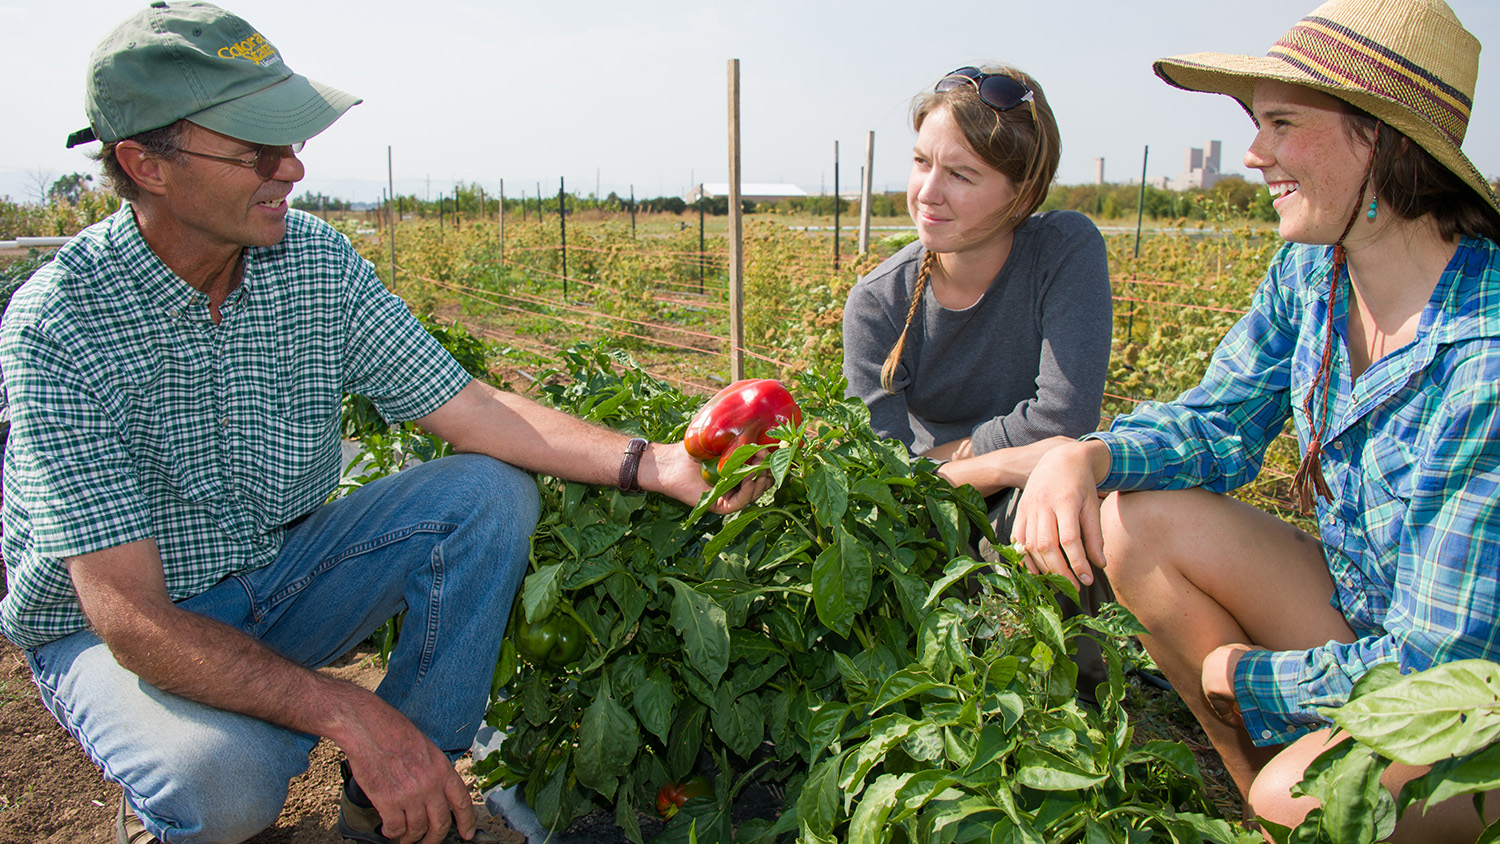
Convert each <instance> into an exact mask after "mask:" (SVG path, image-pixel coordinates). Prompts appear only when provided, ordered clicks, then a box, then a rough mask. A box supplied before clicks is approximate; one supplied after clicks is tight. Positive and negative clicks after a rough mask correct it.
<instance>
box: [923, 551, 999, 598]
mask: <svg viewBox="0 0 1500 844" xmlns="http://www.w3.org/2000/svg"><path fill="white" fill-rule="evenodd" d="M991 565H993V564H992V563H987V562H984V561H983V560H975V559H971V558H969V557H959V558H958V559H956V560H952V561H950V562H949V563H948V565H947V566H945V567H944V568H943V576H942V577H940V578H938V579H937V580H936V581H934V582H933V584H932V588H931V589H929V590H927V600H926V601H924V602H923V603H922V606H923V607H930V606H932V605H933V604H935V603H937V602H938V601H940V600H942V598H943V596H944V595H945V594H946V593H947V592H948V590H949V589H950V588H952V586H953V584H955V583H958V582H959V581H962V580H964V579H965V578H967V577H968V576H969V575H971V574H973V573H974V572H976V571H979V570H981V569H987V568H989V567H990V566H991Z"/></svg>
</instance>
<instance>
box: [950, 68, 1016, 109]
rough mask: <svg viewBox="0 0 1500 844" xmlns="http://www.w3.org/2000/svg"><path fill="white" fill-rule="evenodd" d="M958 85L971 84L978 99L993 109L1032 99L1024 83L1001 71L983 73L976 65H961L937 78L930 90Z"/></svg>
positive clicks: (1005, 107) (1006, 107) (1014, 105)
mask: <svg viewBox="0 0 1500 844" xmlns="http://www.w3.org/2000/svg"><path fill="white" fill-rule="evenodd" d="M960 85H973V86H974V88H975V89H976V90H977V91H978V92H979V99H980V100H981V101H982V102H983V103H984V104H985V105H987V106H989V107H990V108H992V109H994V110H995V111H1010V110H1011V109H1013V108H1015V107H1016V106H1018V105H1020V104H1021V103H1029V102H1031V101H1032V96H1031V89H1030V88H1028V87H1027V86H1026V83H1024V82H1022V81H1021V80H1019V79H1016V78H1015V77H1013V76H1006V75H1005V74H1003V73H985V72H984V71H982V70H980V69H979V68H977V67H961V68H959V69H958V70H955V71H953V72H952V73H950V74H948V75H947V76H944V77H943V78H942V79H939V80H938V83H937V85H934V86H933V88H932V90H933V92H934V93H938V94H941V93H943V92H944V91H951V90H953V89H954V88H957V87H958V86H960Z"/></svg>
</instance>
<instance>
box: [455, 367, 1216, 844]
mask: <svg viewBox="0 0 1500 844" xmlns="http://www.w3.org/2000/svg"><path fill="white" fill-rule="evenodd" d="M566 360H567V371H566V372H557V373H552V376H553V377H552V378H551V379H549V380H551V381H553V382H555V383H552V384H551V385H550V386H548V387H546V388H545V390H544V391H545V392H546V394H547V395H548V397H549V398H550V399H551V400H552V402H553V403H554V404H556V405H557V406H558V407H560V408H563V409H565V410H568V411H569V412H572V413H575V414H577V415H580V416H583V417H585V418H589V419H592V420H595V421H598V422H600V423H603V424H608V425H610V426H612V427H616V428H621V429H624V430H630V431H633V432H635V433H639V434H642V435H644V436H647V437H651V438H653V439H656V440H671V439H673V438H675V437H680V436H681V430H682V428H683V426H684V424H685V422H686V420H687V418H688V416H689V415H690V413H691V411H692V410H693V409H695V406H696V400H691V399H688V398H686V397H684V396H682V395H681V394H679V393H677V392H676V391H675V390H673V389H672V388H670V387H668V386H666V385H665V384H663V383H661V382H659V381H656V380H655V379H653V378H651V377H650V376H649V375H647V374H645V373H644V372H642V371H641V370H640V369H638V368H636V367H634V366H633V365H632V364H630V363H629V361H628V359H626V358H624V357H623V356H622V355H620V354H618V353H610V352H606V351H599V350H595V349H592V348H590V347H586V346H580V347H576V348H574V349H573V350H571V351H569V352H568V353H567V355H566ZM843 386H844V385H843V380H842V378H840V377H838V376H837V375H833V374H829V373H819V372H817V371H810V372H808V373H804V375H803V376H802V377H801V378H800V379H799V380H798V382H797V388H796V390H795V392H796V393H797V395H798V398H799V400H800V401H801V402H802V404H803V409H804V412H805V413H806V420H805V421H804V424H803V425H802V426H801V427H800V428H797V429H792V428H787V427H783V428H779V429H776V431H775V432H774V433H775V434H776V435H778V436H780V437H781V438H782V441H783V445H782V446H781V447H780V448H778V449H777V450H776V451H774V452H773V453H772V454H771V455H770V457H769V458H767V460H766V461H765V463H764V464H763V465H762V466H761V467H758V468H760V469H765V470H767V471H770V472H771V473H772V475H773V476H774V478H775V487H774V489H773V491H772V492H769V493H767V495H766V496H764V497H763V498H762V499H761V501H759V502H757V503H756V504H754V505H752V506H751V507H749V508H747V509H745V510H744V511H742V512H740V513H737V514H734V515H732V516H728V517H723V518H721V517H718V516H714V515H712V514H705V512H704V507H703V506H702V505H700V506H699V507H697V508H688V507H685V506H683V505H680V504H678V503H676V502H673V501H669V500H664V499H662V498H660V497H657V496H643V495H626V494H623V493H620V492H618V491H616V490H612V489H604V488H598V487H591V486H586V485H581V484H572V483H562V482H558V481H555V480H550V479H544V480H543V482H542V484H541V486H542V495H543V499H544V503H543V513H544V516H543V521H542V524H541V525H540V526H539V527H538V530H537V532H536V535H535V537H534V539H533V545H532V560H531V566H532V571H531V573H530V575H529V576H528V577H527V579H526V581H525V584H524V586H523V588H522V592H521V595H520V598H519V600H518V603H517V606H516V608H515V610H514V611H513V614H512V624H513V625H519V624H536V623H546V622H547V620H548V619H551V618H555V617H558V616H559V615H562V616H565V617H567V618H568V619H570V620H571V621H572V622H575V623H576V624H577V625H579V627H580V628H581V629H582V630H583V631H584V633H585V636H584V639H585V645H584V648H583V652H582V654H581V655H580V656H579V658H578V659H577V661H576V662H573V663H571V664H567V665H561V666H559V665H556V664H553V663H552V662H551V661H548V660H530V661H529V660H525V659H522V658H520V657H519V656H518V654H517V651H516V649H515V646H514V643H513V641H514V637H508V640H507V645H506V646H505V649H504V650H503V651H502V654H501V659H500V664H499V666H498V668H497V674H496V685H497V688H504V689H506V690H507V692H508V693H507V694H506V695H504V696H502V697H500V698H499V699H498V700H497V701H496V702H495V704H494V706H493V708H492V709H491V711H490V713H489V716H488V720H489V721H490V722H491V723H492V724H494V725H496V726H497V727H499V728H502V729H508V731H509V732H508V735H507V738H506V739H505V742H504V744H503V745H502V748H501V751H500V753H499V754H498V756H499V759H495V758H493V757H492V758H491V759H490V760H486V761H484V762H481V763H480V765H479V766H478V769H479V770H482V771H485V772H487V774H488V776H489V780H490V781H491V782H501V783H513V784H521V785H522V786H523V788H524V793H525V797H526V799H527V801H528V803H529V804H530V805H531V807H532V808H533V809H534V810H535V811H536V812H537V813H538V815H539V817H540V818H541V819H542V820H543V821H544V822H545V823H548V824H549V825H551V826H553V827H554V828H558V829H561V828H564V827H566V826H567V824H568V823H569V822H570V821H571V820H573V819H574V818H575V817H577V816H578V815H580V814H582V813H583V812H586V811H588V810H590V809H593V808H595V807H598V806H604V807H610V808H613V810H614V812H615V817H616V820H617V821H618V823H619V824H620V826H621V828H622V829H623V830H624V831H625V832H626V833H627V835H629V836H630V837H631V838H632V839H633V840H636V841H640V840H642V835H641V829H640V826H639V822H638V818H637V812H638V810H640V809H642V808H643V807H646V806H649V805H651V804H652V803H653V802H654V800H653V798H654V795H656V794H657V792H658V790H659V789H660V788H661V787H662V786H663V785H666V784H669V783H673V782H677V781H679V780H682V779H683V778H685V777H688V776H690V775H692V774H693V773H695V772H700V771H702V770H704V768H705V766H707V767H708V768H710V769H712V770H713V772H714V774H715V779H716V784H717V787H718V793H719V795H720V796H719V798H718V799H716V800H707V799H704V800H689V801H687V803H685V804H684V806H683V809H682V812H681V813H679V814H678V815H676V816H675V817H674V818H673V819H672V820H671V821H670V822H669V823H668V824H667V825H666V828H665V830H664V831H663V832H662V833H661V834H660V835H659V836H658V837H657V840H659V841H678V840H687V838H688V836H689V834H690V833H691V834H693V835H695V836H696V837H697V839H698V840H700V841H710V840H713V841H730V840H740V841H753V840H772V839H775V838H776V837H778V836H780V837H788V836H793V835H795V836H796V837H797V838H799V839H800V840H803V841H808V842H822V841H829V842H831V841H872V842H873V841H888V840H893V839H900V840H913V841H940V842H960V841H976V840H984V841H991V840H998V841H1036V842H1042V841H1046V842H1064V841H1085V840H1088V841H1094V840H1118V841H1126V840H1139V836H1141V835H1146V834H1147V831H1150V834H1151V835H1160V836H1164V838H1163V840H1174V841H1193V842H1197V841H1202V840H1218V841H1230V840H1234V836H1235V834H1236V833H1235V832H1234V830H1233V829H1232V828H1231V827H1230V825H1229V824H1228V823H1227V822H1225V821H1224V820H1222V819H1218V818H1215V817H1212V816H1211V812H1212V810H1211V807H1210V806H1209V805H1208V802H1207V801H1206V799H1205V798H1204V797H1203V792H1202V783H1201V780H1200V779H1199V777H1198V772H1197V769H1196V765H1195V762H1194V760H1193V757H1192V755H1191V753H1190V752H1189V751H1188V750H1187V748H1186V747H1184V746H1182V745H1180V744H1176V743H1171V742H1159V741H1158V742H1145V743H1137V742H1135V741H1134V740H1133V730H1132V728H1131V725H1130V722H1129V718H1128V717H1127V715H1126V711H1125V709H1124V707H1123V699H1124V695H1125V688H1126V685H1125V680H1124V675H1123V670H1122V669H1123V662H1122V657H1121V654H1120V651H1119V648H1118V644H1117V642H1118V640H1117V639H1116V638H1115V637H1119V636H1125V635H1129V634H1132V633H1134V632H1137V630H1138V628H1137V627H1136V626H1135V623H1134V621H1133V619H1131V618H1130V617H1129V615H1128V614H1126V613H1124V612H1123V611H1119V610H1118V608H1116V611H1114V612H1110V613H1107V614H1105V615H1103V616H1101V617H1100V618H1097V619H1081V618H1070V619H1067V620H1066V621H1064V620H1063V618H1062V616H1061V614H1060V612H1059V610H1058V607H1057V603H1056V600H1055V598H1054V597H1053V596H1054V594H1055V593H1054V587H1055V585H1056V584H1057V583H1061V581H1060V580H1056V581H1055V582H1049V581H1043V580H1040V579H1037V578H1034V577H1032V576H1031V575H1028V574H1026V573H1025V572H1024V570H1023V569H1020V568H1017V567H1013V566H1011V565H1009V564H1008V563H1010V562H1013V561H1014V558H1013V557H1010V556H1009V552H1008V551H1007V552H1006V553H1007V561H1006V563H1003V564H1002V565H1001V566H999V567H998V568H997V567H993V566H991V565H990V564H988V563H983V562H980V561H977V560H976V559H975V558H974V552H973V550H972V545H971V542H972V540H974V539H977V538H978V537H979V536H981V535H984V534H985V533H987V532H989V531H990V529H989V527H988V521H987V519H986V516H985V511H984V503H983V501H982V499H980V498H979V497H978V495H977V493H975V492H974V491H973V489H972V488H968V487H965V488H962V489H954V488H953V487H951V486H949V485H948V484H947V483H946V482H944V481H943V480H941V479H940V478H938V477H937V476H936V475H934V474H932V472H931V469H933V468H934V466H933V464H931V463H929V462H927V461H925V460H916V461H913V460H910V459H909V458H908V457H907V455H906V452H905V449H904V448H902V447H901V446H900V445H899V444H898V443H895V442H892V441H882V440H880V439H878V438H877V437H875V436H874V435H873V434H872V433H871V432H870V430H869V423H868V415H867V411H865V409H864V407H863V405H862V404H861V403H860V402H858V401H857V400H847V399H844V398H843ZM741 451H742V452H753V448H748V447H747V448H745V449H742V450H741ZM747 456H748V454H746V453H738V454H736V455H735V457H734V458H732V459H731V460H730V462H729V463H728V464H727V465H726V467H725V468H726V474H725V475H724V477H723V478H722V479H721V480H720V482H719V486H718V488H717V489H716V491H718V492H722V491H723V490H724V489H727V488H728V487H729V486H732V485H733V484H734V483H736V482H737V481H738V480H740V479H742V478H743V477H745V476H746V475H747V474H748V473H750V472H752V471H756V470H757V468H756V467H751V466H748V465H743V464H744V460H745V458H746V457H747ZM991 538H993V537H991ZM1080 635H1091V636H1096V637H1098V638H1100V639H1101V640H1102V641H1103V643H1104V648H1105V651H1106V653H1107V654H1108V661H1109V665H1110V677H1111V679H1110V682H1109V684H1108V686H1107V688H1106V687H1101V692H1100V695H1099V699H1100V706H1099V707H1098V708H1097V709H1094V708H1091V707H1088V706H1085V705H1082V704H1080V703H1079V701H1078V698H1077V694H1076V689H1075V682H1076V676H1077V669H1076V667H1075V666H1074V664H1073V663H1072V661H1071V660H1070V659H1069V658H1068V654H1069V652H1070V651H1071V650H1072V649H1073V644H1072V640H1073V639H1075V638H1076V637H1078V636H1080ZM747 778H750V779H753V780H755V781H757V782H772V783H776V784H778V785H779V786H780V787H782V788H783V789H784V793H785V795H786V797H785V801H784V804H783V806H782V810H781V813H780V815H779V817H778V818H777V819H776V820H775V821H771V820H769V819H766V820H751V821H746V822H743V823H740V824H738V825H736V824H735V823H734V822H733V818H732V815H731V808H732V806H733V796H734V795H735V794H736V793H737V792H738V790H739V789H740V788H742V787H743V786H744V785H745V783H746V782H747ZM1101 835H1102V836H1105V837H1104V838H1100V836H1101ZM1132 836H1135V837H1134V838H1133V837H1132Z"/></svg>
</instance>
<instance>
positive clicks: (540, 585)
mask: <svg viewBox="0 0 1500 844" xmlns="http://www.w3.org/2000/svg"><path fill="white" fill-rule="evenodd" d="M562 576H563V567H562V563H553V564H552V565H550V566H542V567H541V568H539V569H537V570H536V571H534V572H532V573H531V574H528V575H526V583H525V584H524V585H523V586H522V587H521V610H522V612H524V613H526V620H527V621H541V620H542V619H544V618H546V617H547V616H549V615H551V614H552V610H553V609H555V608H556V607H557V599H558V596H560V595H561V594H562Z"/></svg>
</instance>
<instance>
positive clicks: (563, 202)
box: [557, 176, 568, 302]
mask: <svg viewBox="0 0 1500 844" xmlns="http://www.w3.org/2000/svg"><path fill="white" fill-rule="evenodd" d="M557 222H558V225H560V226H561V227H562V280H563V301H564V302H566V301H568V201H567V195H566V194H564V193H563V179H562V177H561V176H558V177H557Z"/></svg>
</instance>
